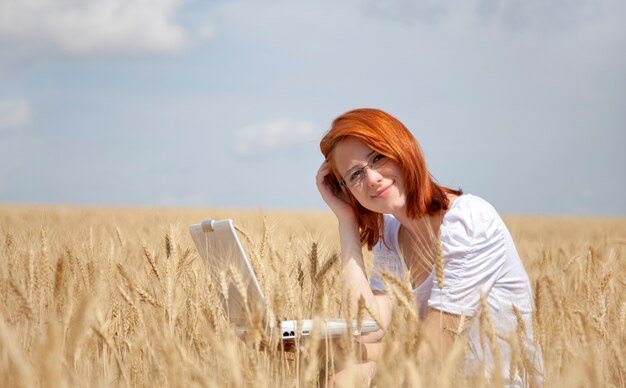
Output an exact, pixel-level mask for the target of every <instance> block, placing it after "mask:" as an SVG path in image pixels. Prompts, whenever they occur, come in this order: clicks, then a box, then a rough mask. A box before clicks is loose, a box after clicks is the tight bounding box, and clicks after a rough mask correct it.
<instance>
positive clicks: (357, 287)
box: [316, 109, 542, 386]
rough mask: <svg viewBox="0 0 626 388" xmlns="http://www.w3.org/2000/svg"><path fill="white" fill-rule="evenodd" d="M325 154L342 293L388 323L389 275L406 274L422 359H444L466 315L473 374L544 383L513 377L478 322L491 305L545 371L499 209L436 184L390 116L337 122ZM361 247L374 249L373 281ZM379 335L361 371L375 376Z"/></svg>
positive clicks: (500, 326)
mask: <svg viewBox="0 0 626 388" xmlns="http://www.w3.org/2000/svg"><path fill="white" fill-rule="evenodd" d="M320 148H321V151H322V153H323V154H324V157H325V158H326V160H325V161H324V162H323V163H322V165H321V167H320V169H319V171H318V173H317V177H316V183H317V188H318V190H319V192H320V194H321V196H322V198H323V199H324V201H325V202H326V204H327V205H328V207H329V208H330V209H331V210H332V211H333V213H334V214H335V215H336V217H337V219H338V221H339V236H340V242H341V261H342V268H343V276H344V297H349V298H352V302H353V303H352V306H356V301H357V299H359V298H363V299H364V301H365V302H366V303H367V305H368V306H369V308H370V311H372V312H373V315H376V316H377V317H378V318H379V319H380V321H381V322H382V324H383V326H386V325H388V324H389V322H390V320H391V311H392V308H393V305H392V304H393V301H392V298H390V297H389V295H388V294H387V292H386V291H385V282H384V281H383V274H384V273H387V274H390V275H393V276H395V277H397V278H398V279H405V276H406V275H407V273H408V275H409V279H410V281H411V284H412V288H413V296H414V300H415V303H416V304H417V306H416V307H417V308H418V309H419V310H418V311H419V313H420V315H421V322H422V325H423V333H424V334H425V338H427V339H429V340H430V341H429V343H430V344H431V345H432V346H429V347H426V346H424V347H423V348H420V349H416V351H418V352H419V353H420V356H423V355H424V356H427V357H433V356H434V357H437V356H440V357H441V356H445V354H446V352H447V351H449V350H450V349H451V347H452V345H453V343H454V338H453V336H452V335H451V334H449V331H448V330H444V328H450V327H452V328H456V327H458V325H459V321H460V318H461V317H462V316H463V317H464V318H463V319H465V317H467V318H470V319H471V320H470V323H469V327H468V328H467V330H466V333H467V334H466V335H467V341H468V346H469V352H468V356H467V361H466V373H467V374H468V375H469V376H477V375H478V374H479V373H485V374H486V375H487V377H490V376H494V374H495V373H501V376H502V379H503V380H504V381H505V382H506V384H507V385H512V386H522V385H524V384H534V383H535V382H537V381H538V380H535V379H531V378H529V377H528V376H520V375H519V374H510V373H509V370H508V367H509V361H510V357H511V350H510V347H509V345H507V342H506V341H504V340H503V339H502V338H501V337H500V338H497V339H494V340H495V342H497V348H498V349H496V351H494V352H493V353H495V354H496V356H497V358H498V359H499V360H494V354H492V351H491V349H490V347H489V346H486V347H485V346H484V343H485V341H483V345H481V339H480V333H479V329H480V322H479V321H480V319H478V317H479V316H480V314H481V313H485V312H484V311H481V310H482V308H481V306H488V309H489V313H490V316H491V317H492V321H493V322H494V325H495V329H496V331H497V333H498V334H502V335H508V334H510V332H511V331H515V329H516V328H517V327H518V325H520V324H521V327H525V329H526V333H525V336H524V339H523V341H524V342H525V343H524V348H525V354H526V355H527V356H529V357H530V360H531V361H530V363H531V364H533V366H534V368H535V370H536V371H540V370H541V369H542V365H541V363H542V361H541V355H540V354H539V351H538V349H535V347H534V346H533V339H532V321H531V312H532V295H531V287H530V282H529V279H528V276H527V274H526V271H525V269H524V267H523V265H522V262H521V260H520V258H519V256H518V253H517V251H516V249H515V245H514V243H513V240H512V239H511V236H510V234H509V232H508V230H507V228H506V226H505V225H504V223H503V221H502V219H501V218H500V217H499V216H498V214H497V213H496V211H495V210H494V209H493V207H491V205H489V204H488V203H487V202H486V201H484V200H483V199H481V198H479V197H476V196H473V195H469V194H463V193H462V191H461V190H452V189H449V188H446V187H442V186H440V185H438V184H437V183H435V182H434V181H433V179H432V177H431V176H430V174H429V173H428V170H427V168H426V162H425V159H424V155H423V153H422V151H421V149H420V147H419V144H418V143H417V141H416V140H415V138H414V137H413V136H412V135H411V133H410V132H409V131H408V130H407V128H406V127H405V126H404V125H403V124H402V123H400V122H399V121H398V120H397V119H395V118H394V117H392V116H391V115H389V114H387V113H385V112H383V111H380V110H376V109H357V110H353V111H350V112H347V113H345V114H343V115H341V116H339V117H338V118H337V119H335V121H334V122H333V124H332V127H331V129H330V131H329V132H328V133H327V134H326V135H325V136H324V138H323V139H322V141H321V142H320ZM364 245H367V248H368V249H370V250H373V252H374V271H373V273H372V275H371V277H370V278H369V280H368V276H367V274H366V271H365V266H364V263H363V256H362V251H361V248H362V247H363V246H364ZM437 257H439V264H438V265H436V263H435V262H436V261H437ZM441 259H443V260H441ZM437 267H439V268H437ZM442 275H443V276H442ZM516 317H517V318H516ZM380 337H382V331H380V332H378V333H373V334H370V335H368V336H365V337H363V338H362V339H361V341H362V342H363V346H364V347H365V350H366V351H365V357H366V360H365V362H364V363H363V364H361V365H360V366H359V367H360V371H361V372H362V373H363V374H364V375H365V376H366V377H369V378H371V376H372V375H373V374H374V373H375V370H376V363H375V360H376V359H377V358H379V357H380V354H381V352H382V351H384V350H383V348H382V344H381V343H377V341H378V340H379V339H380ZM495 347H496V346H495V345H494V349H495ZM433 353H434V354H433ZM483 367H484V368H485V369H482V368H483ZM494 367H500V369H501V370H500V371H495V370H493V369H494ZM483 370H484V371H485V372H482V371H483ZM510 376H513V379H511V378H510Z"/></svg>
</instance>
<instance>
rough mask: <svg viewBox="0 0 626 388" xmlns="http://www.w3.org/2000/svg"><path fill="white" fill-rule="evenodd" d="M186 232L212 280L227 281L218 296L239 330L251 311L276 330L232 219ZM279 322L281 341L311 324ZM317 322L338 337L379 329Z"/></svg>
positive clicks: (307, 332)
mask: <svg viewBox="0 0 626 388" xmlns="http://www.w3.org/2000/svg"><path fill="white" fill-rule="evenodd" d="M189 232H190V233H191V237H192V239H193V241H194V243H195V245H196V248H197V249H198V253H200V256H202V258H203V259H204V262H205V264H206V266H207V269H208V270H209V272H211V275H212V276H213V279H216V280H218V279H221V280H220V281H222V280H223V281H226V282H227V284H228V291H227V292H221V293H220V299H221V302H222V305H223V307H224V309H225V311H226V314H227V315H228V318H229V320H230V321H231V323H233V324H234V325H235V328H236V329H237V331H238V333H245V332H246V331H247V323H248V319H249V317H250V316H251V314H257V316H258V315H259V314H260V315H261V316H262V318H263V320H264V323H266V324H268V325H269V326H270V329H277V328H278V327H275V325H273V323H272V322H267V317H266V311H267V306H266V303H265V297H264V296H263V291H262V290H261V287H260V286H259V282H258V280H257V277H256V274H255V273H254V270H253V269H252V266H251V265H250V261H249V260H248V257H247V256H246V252H245V250H244V249H243V245H242V244H241V241H240V240H239V236H238V235H237V232H236V231H235V227H234V225H233V221H232V220H231V219H226V220H206V221H202V222H201V223H199V224H193V225H189ZM225 278H228V280H226V279H225ZM234 279H236V281H235V280H234ZM235 283H238V284H235ZM226 294H227V295H226ZM279 324H280V331H279V333H280V337H281V338H282V340H283V341H293V340H295V339H298V338H301V337H307V336H309V335H310V334H311V332H312V330H313V326H314V322H313V320H312V319H305V320H283V321H280V322H279ZM319 324H320V327H319V329H318V330H320V334H321V335H322V336H326V337H336V336H341V335H344V334H346V333H348V332H350V333H351V334H352V335H354V336H359V335H364V334H367V333H371V332H374V331H376V330H378V329H379V327H378V324H377V323H376V322H375V321H373V320H363V321H362V322H361V327H360V328H359V327H357V322H356V320H353V321H352V322H347V321H346V320H344V319H330V320H324V321H321V322H320V323H319Z"/></svg>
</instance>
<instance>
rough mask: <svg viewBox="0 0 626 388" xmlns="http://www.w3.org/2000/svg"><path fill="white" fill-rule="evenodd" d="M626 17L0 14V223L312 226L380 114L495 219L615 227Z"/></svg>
mask: <svg viewBox="0 0 626 388" xmlns="http://www.w3.org/2000/svg"><path fill="white" fill-rule="evenodd" d="M624 20H626V2H625V1H623V0H593V1H592V0H589V1H586V0H502V1H498V0H468V1H463V2H458V1H451V0H442V1H435V0H414V1H411V0H346V1H336V0H335V1H330V0H320V1H308V2H307V1H297V0H292V1H279V0H256V1H249V0H231V1H220V0H216V1H200V0H196V1H192V0H188V1H184V0H132V1H131V0H98V1H86V0H0V203H9V204H13V203H37V204H75V205H114V206H159V207H160V206H166V207H202V208H253V209H290V210H295V209H302V210H308V209H311V210H323V209H325V205H324V203H323V201H322V200H321V198H320V197H319V194H318V192H317V190H316V187H315V173H316V171H317V169H318V168H319V165H320V163H321V162H322V156H321V154H320V152H319V140H320V138H321V137H322V136H323V134H324V133H325V132H326V131H327V130H328V129H329V127H330V124H331V122H332V120H333V119H334V118H335V117H337V116H338V115H340V114H342V113H344V112H346V111H348V110H351V109H354V108H360V107H373V108H379V109H383V110H385V111H387V112H388V113H390V114H392V115H394V116H395V117H397V118H398V119H399V120H400V121H402V122H403V123H404V124H405V125H406V126H407V127H408V128H409V129H410V130H411V132H412V133H413V134H414V136H415V137H416V138H417V139H418V141H419V142H420V144H421V147H422V149H423V150H424V153H425V155H426V159H427V163H428V168H429V170H430V172H431V174H432V175H433V176H434V177H435V179H436V180H437V181H438V182H439V183H440V184H442V185H445V186H449V187H453V188H462V189H463V190H464V191H465V192H468V193H472V194H475V195H478V196H481V197H483V198H485V199H486V200H487V201H489V202H490V203H492V204H493V205H494V206H495V207H496V209H498V210H499V211H500V212H503V213H507V214H555V215H608V216H625V215H626V196H625V195H624V193H625V192H626V173H625V172H624V170H625V166H626V152H625V150H624V149H625V148H626V23H624Z"/></svg>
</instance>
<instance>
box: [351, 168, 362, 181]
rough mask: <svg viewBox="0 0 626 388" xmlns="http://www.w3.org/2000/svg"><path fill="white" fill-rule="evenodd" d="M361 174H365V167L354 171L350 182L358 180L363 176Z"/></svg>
mask: <svg viewBox="0 0 626 388" xmlns="http://www.w3.org/2000/svg"><path fill="white" fill-rule="evenodd" d="M361 174H363V169H361V168H360V169H358V170H356V171H354V172H353V173H352V174H350V178H349V179H350V182H355V181H356V180H358V179H359V178H360V177H361Z"/></svg>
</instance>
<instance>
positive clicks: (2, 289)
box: [0, 205, 626, 387]
mask: <svg viewBox="0 0 626 388" xmlns="http://www.w3.org/2000/svg"><path fill="white" fill-rule="evenodd" d="M227 217H228V218H233V219H234V222H235V225H236V226H237V228H238V230H239V233H240V235H241V238H242V241H243V242H244V244H245V245H246V248H247V250H248V252H249V256H250V261H251V264H252V266H253V267H254V269H255V271H256V272H257V274H258V277H259V282H260V284H261V287H262V289H263V291H264V293H265V296H266V299H267V304H268V309H269V311H271V314H272V316H273V317H275V319H277V320H280V319H285V318H291V319H300V318H309V317H316V318H320V319H321V318H325V317H338V316H347V315H350V316H358V317H361V316H362V314H363V310H364V307H363V306H361V305H359V306H341V299H340V294H341V284H340V278H339V270H340V266H339V260H338V256H337V253H338V240H337V232H336V222H335V220H334V218H333V216H332V215H331V214H330V213H323V212H320V213H305V212H277V211H240V210H237V211H227V210H208V209H205V210H163V209H115V208H77V207H43V206H9V205H2V206H0V385H1V386H3V387H20V386H23V387H38V386H41V387H65V386H78V387H83V386H89V387H92V386H93V387H109V386H122V387H127V386H130V387H144V386H168V387H169V386H173V387H178V386H180V387H193V386H200V387H241V386H278V387H294V386H317V384H318V382H320V381H323V380H324V379H325V377H326V376H328V375H329V374H332V373H333V371H336V370H337V369H339V368H343V367H348V368H349V367H350V365H353V364H354V363H356V362H357V361H358V358H359V354H358V351H357V347H356V345H355V343H354V341H352V339H351V338H348V337H344V338H340V339H339V340H337V341H335V342H336V343H334V344H332V346H331V345H330V344H328V341H325V340H324V339H323V338H319V336H316V333H314V334H313V338H311V339H310V340H307V341H303V342H301V343H299V344H297V346H296V349H295V351H286V349H284V348H283V347H282V346H281V344H280V343H279V341H278V339H277V336H276V335H274V334H273V332H268V331H267V330H266V329H265V328H264V327H263V325H262V322H261V321H260V320H259V319H256V320H254V317H252V318H253V320H254V323H253V325H252V327H251V330H250V332H249V333H248V336H246V337H245V338H238V337H237V336H236V335H235V334H234V332H233V330H232V328H231V327H230V326H229V323H228V320H227V319H226V318H225V314H224V311H223V309H222V307H221V304H220V303H219V295H220V293H221V292H223V291H222V290H223V289H224V287H227V285H225V283H227V282H229V281H234V280H236V279H227V278H225V277H221V278H219V279H215V278H210V277H209V276H208V274H207V271H206V268H205V267H204V265H203V263H202V261H201V258H200V257H199V256H198V254H197V252H196V250H195V247H194V246H193V243H192V241H191V238H190V236H189V235H188V232H187V225H188V224H191V223H197V222H199V221H201V220H203V219H207V218H213V219H219V218H227ZM505 221H506V223H507V225H508V227H509V229H510V231H511V234H512V236H513V238H514V240H515V242H516V245H517V247H518V250H519V252H520V255H521V257H522V259H523V261H524V264H525V266H526V269H527V271H528V274H529V276H530V278H531V281H532V284H533V291H534V297H535V303H536V310H535V314H534V319H533V326H534V327H533V329H534V332H535V339H536V341H537V342H538V343H539V345H540V346H541V347H542V350H543V355H544V363H545V371H544V374H545V375H544V384H545V386H549V387H578V386H580V387H600V386H602V387H624V386H626V369H625V358H626V356H625V352H624V349H626V337H625V331H626V298H624V295H625V291H626V275H625V274H626V264H625V260H624V253H625V247H626V220H625V219H616V218H614V219H610V218H607V219H590V218H588V219H574V218H547V217H505ZM365 257H366V261H367V263H368V266H369V265H371V264H370V263H371V255H369V254H367V253H366V254H365ZM444 281H445V279H444ZM407 287H408V285H407V284H406V283H402V282H401V281H398V282H397V284H396V285H395V287H393V288H392V289H393V293H394V295H395V297H396V298H397V300H398V302H400V303H398V307H397V308H396V309H395V310H394V314H393V319H392V323H391V325H390V327H389V328H388V331H387V333H386V335H385V337H384V341H385V342H386V344H387V345H386V346H387V347H386V352H385V354H384V357H383V359H382V360H381V362H380V363H379V368H378V373H377V374H376V377H375V379H374V381H373V385H376V386H378V387H390V386H437V387H457V386H467V385H473V386H497V385H498V384H499V383H501V382H500V381H498V380H497V379H495V378H494V380H492V381H487V380H484V381H476V380H473V381H468V380H467V379H466V377H465V376H464V374H463V373H462V364H463V357H464V349H465V348H464V346H463V341H462V334H460V335H459V339H460V340H459V341H458V346H455V347H454V348H453V351H452V352H451V353H450V355H449V357H447V358H446V359H445V360H443V362H432V361H431V362H429V361H424V360H418V359H417V357H416V354H415V353H416V352H415V351H414V350H415V349H416V347H417V346H418V344H419V342H420V341H427V340H428V339H427V338H423V336H421V335H420V325H419V318H418V317H417V315H416V314H415V310H414V309H412V308H411V306H410V304H409V303H406V300H407V299H406V292H407V290H408V288H407ZM342 314H343V315H342ZM518 329H520V328H519V327H518ZM457 334H459V333H457ZM498 334H500V335H502V334H501V333H498ZM508 334H510V335H508ZM508 334H507V335H506V336H503V339H505V340H506V341H510V344H511V346H512V347H513V348H514V349H518V348H519V347H517V348H516V347H515V346H516V344H517V342H516V338H517V337H516V333H508ZM487 335H489V334H487ZM511 364H512V365H511V370H516V369H519V370H522V369H523V368H525V367H526V365H525V364H524V355H523V354H521V352H518V354H517V357H513V360H512V361H511ZM350 385H354V386H360V385H361V383H360V382H359V380H358V379H357V378H356V377H355V378H354V379H353V380H352V384H350Z"/></svg>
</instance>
